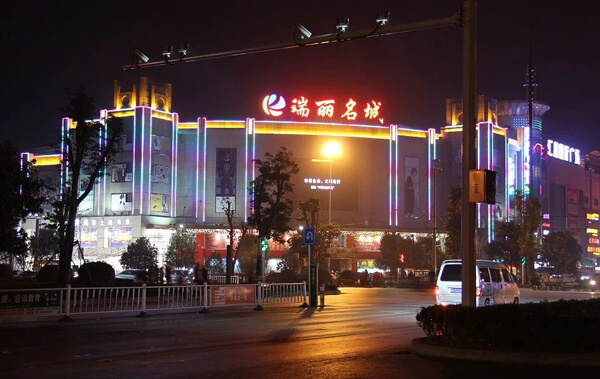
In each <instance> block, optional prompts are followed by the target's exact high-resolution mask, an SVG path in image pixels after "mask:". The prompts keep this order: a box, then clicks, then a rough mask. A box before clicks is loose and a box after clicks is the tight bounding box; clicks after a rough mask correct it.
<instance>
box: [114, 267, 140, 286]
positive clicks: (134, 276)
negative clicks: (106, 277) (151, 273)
mask: <svg viewBox="0 0 600 379" xmlns="http://www.w3.org/2000/svg"><path fill="white" fill-rule="evenodd" d="M115 279H121V280H127V281H132V282H133V283H146V282H147V281H148V273H147V272H146V270H142V269H128V270H123V271H121V272H120V273H118V274H117V275H115Z"/></svg>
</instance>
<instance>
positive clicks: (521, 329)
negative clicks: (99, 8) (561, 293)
mask: <svg viewBox="0 0 600 379" xmlns="http://www.w3.org/2000/svg"><path fill="white" fill-rule="evenodd" d="M417 324H418V325H419V326H420V327H421V328H422V329H423V331H424V332H425V334H427V336H428V337H430V339H431V341H432V342H435V343H439V344H442V345H445V346H450V347H459V348H469V349H484V350H503V351H540V352H558V351H560V352H591V351H596V352H597V351H600V299H591V300H560V301H557V302H551V303H550V302H541V303H528V304H500V305H494V306H491V307H482V308H472V307H462V306H460V305H450V306H439V305H435V306H432V307H426V308H422V309H421V311H419V313H418V314H417Z"/></svg>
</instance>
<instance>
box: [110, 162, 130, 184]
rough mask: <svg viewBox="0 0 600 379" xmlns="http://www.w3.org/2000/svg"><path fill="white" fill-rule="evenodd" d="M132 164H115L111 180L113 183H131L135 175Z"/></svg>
mask: <svg viewBox="0 0 600 379" xmlns="http://www.w3.org/2000/svg"><path fill="white" fill-rule="evenodd" d="M131 171H132V170H131V164H127V163H115V164H113V165H112V171H111V177H110V180H111V182H113V183H123V182H131V179H132V178H133V174H132V172H131Z"/></svg>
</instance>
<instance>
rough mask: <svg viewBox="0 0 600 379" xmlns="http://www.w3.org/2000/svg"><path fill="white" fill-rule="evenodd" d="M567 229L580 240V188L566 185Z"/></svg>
mask: <svg viewBox="0 0 600 379" xmlns="http://www.w3.org/2000/svg"><path fill="white" fill-rule="evenodd" d="M565 192H566V194H565V195H566V196H565V199H566V207H567V212H566V213H567V230H568V231H569V232H570V233H571V234H572V235H573V236H574V237H575V238H576V239H577V240H578V241H579V238H578V237H579V190H578V189H577V188H572V187H565Z"/></svg>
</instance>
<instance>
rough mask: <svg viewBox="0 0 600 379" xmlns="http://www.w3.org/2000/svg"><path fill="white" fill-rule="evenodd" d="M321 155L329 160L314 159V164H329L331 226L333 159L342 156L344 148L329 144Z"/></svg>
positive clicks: (333, 143) (332, 143)
mask: <svg viewBox="0 0 600 379" xmlns="http://www.w3.org/2000/svg"><path fill="white" fill-rule="evenodd" d="M321 155H322V156H324V157H328V158H329V159H313V160H312V161H313V162H323V163H329V204H328V205H329V216H328V223H329V224H331V191H332V190H333V182H332V177H331V167H332V163H333V162H334V160H333V159H332V158H335V157H339V156H340V155H342V147H341V146H340V144H339V143H337V142H327V143H326V144H325V145H324V146H323V149H322V150H321Z"/></svg>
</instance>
